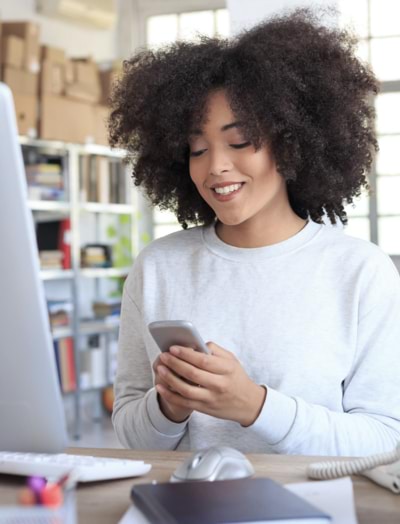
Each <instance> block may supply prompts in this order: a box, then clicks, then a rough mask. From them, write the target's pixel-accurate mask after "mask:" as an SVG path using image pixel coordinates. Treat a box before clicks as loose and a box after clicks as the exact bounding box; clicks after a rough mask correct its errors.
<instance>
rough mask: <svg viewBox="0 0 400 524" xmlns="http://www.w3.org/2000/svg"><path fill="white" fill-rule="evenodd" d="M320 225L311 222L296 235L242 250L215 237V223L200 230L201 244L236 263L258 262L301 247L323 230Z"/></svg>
mask: <svg viewBox="0 0 400 524" xmlns="http://www.w3.org/2000/svg"><path fill="white" fill-rule="evenodd" d="M323 227H324V226H323V225H322V224H317V223H316V222H313V221H312V220H309V221H308V223H307V224H306V225H305V226H304V227H303V229H301V230H300V231H299V232H298V233H296V234H295V235H293V236H292V237H290V238H288V239H287V240H283V241H282V242H278V243H276V244H272V245H270V246H264V247H252V248H243V247H235V246H231V245H230V244H226V243H225V242H223V241H222V240H221V239H220V238H219V237H218V235H217V233H216V230H215V223H214V224H212V225H210V226H207V227H204V228H203V230H202V234H203V242H204V243H205V244H206V246H207V247H208V249H209V250H210V251H212V252H213V253H215V254H216V255H219V256H221V257H223V258H228V259H230V260H238V261H249V262H251V261H252V260H259V259H260V258H271V257H275V256H279V255H285V254H287V253H290V252H291V251H294V250H296V249H299V248H301V247H303V246H304V245H305V244H306V243H307V242H309V241H310V240H311V239H313V238H314V237H315V236H316V235H317V234H318V233H319V232H320V231H321V230H322V228H323Z"/></svg>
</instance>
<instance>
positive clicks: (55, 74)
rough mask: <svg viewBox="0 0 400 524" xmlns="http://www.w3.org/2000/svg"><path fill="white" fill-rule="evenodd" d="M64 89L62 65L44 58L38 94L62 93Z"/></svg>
mask: <svg viewBox="0 0 400 524" xmlns="http://www.w3.org/2000/svg"><path fill="white" fill-rule="evenodd" d="M64 91H65V79H64V66H63V65H62V64H57V63H54V62H50V61H48V60H45V61H44V62H42V67H41V70H40V96H43V95H62V94H64Z"/></svg>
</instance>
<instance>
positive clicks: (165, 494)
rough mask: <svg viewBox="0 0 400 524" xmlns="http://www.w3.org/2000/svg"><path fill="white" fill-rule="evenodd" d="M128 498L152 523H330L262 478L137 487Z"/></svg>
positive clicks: (326, 516) (320, 512) (287, 492)
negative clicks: (130, 498)
mask: <svg viewBox="0 0 400 524" xmlns="http://www.w3.org/2000/svg"><path fill="white" fill-rule="evenodd" d="M131 497H132V500H133V502H134V503H135V505H136V506H137V507H138V508H139V509H140V510H141V511H142V512H143V513H144V515H145V516H146V517H147V518H148V520H149V521H150V522H151V523H152V524H239V523H240V524H246V523H252V522H257V523H259V524H261V523H268V524H273V523H276V524H295V523H299V524H327V523H329V522H330V520H331V517H330V516H329V515H327V514H325V513H323V512H322V511H320V510H319V509H317V508H315V507H314V506H312V505H311V504H309V503H308V502H306V501H305V500H303V499H302V498H300V497H298V496H297V495H295V494H293V493H291V492H290V491H289V490H288V489H286V488H284V487H283V486H281V485H279V484H277V483H276V482H274V481H273V480H271V479H267V478H252V479H249V478H247V479H238V480H219V481H216V482H207V481H206V482H197V481H196V482H180V483H161V484H138V485H135V486H133V488H132V491H131Z"/></svg>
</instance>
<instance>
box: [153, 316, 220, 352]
mask: <svg viewBox="0 0 400 524" xmlns="http://www.w3.org/2000/svg"><path fill="white" fill-rule="evenodd" d="M148 328H149V331H150V333H151V335H152V337H153V338H154V340H155V341H156V343H157V345H158V347H159V348H160V349H161V351H169V348H170V347H171V346H175V345H177V346H185V347H190V348H193V349H194V350H195V351H200V352H201V353H207V354H210V350H209V349H208V347H207V346H206V345H205V343H204V341H203V339H202V338H201V336H200V334H199V332H198V331H197V329H196V328H195V327H194V325H193V324H192V323H191V322H189V321H188V320H161V321H158V322H151V323H150V324H149V325H148Z"/></svg>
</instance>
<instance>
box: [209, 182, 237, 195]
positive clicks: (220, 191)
mask: <svg viewBox="0 0 400 524" xmlns="http://www.w3.org/2000/svg"><path fill="white" fill-rule="evenodd" d="M243 184H244V182H241V183H239V184H232V185H230V186H224V187H213V188H211V189H212V190H213V191H214V193H216V194H217V195H231V194H232V193H235V192H236V191H239V189H241V188H242V186H243Z"/></svg>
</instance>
